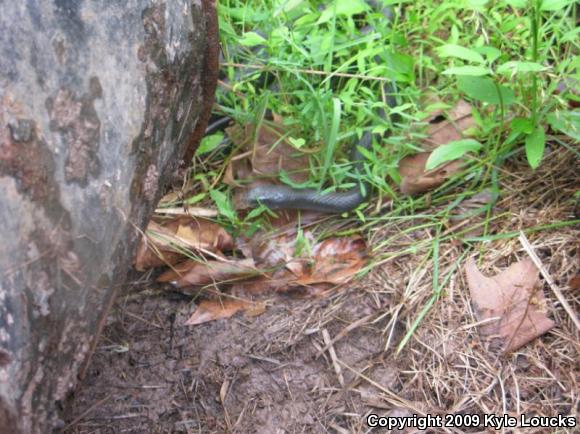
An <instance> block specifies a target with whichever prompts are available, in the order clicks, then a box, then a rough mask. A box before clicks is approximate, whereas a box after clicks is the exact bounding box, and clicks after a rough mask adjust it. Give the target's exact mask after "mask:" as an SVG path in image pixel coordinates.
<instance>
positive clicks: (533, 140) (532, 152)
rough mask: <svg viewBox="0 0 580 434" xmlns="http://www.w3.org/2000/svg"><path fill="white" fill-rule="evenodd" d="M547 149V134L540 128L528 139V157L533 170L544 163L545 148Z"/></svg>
mask: <svg viewBox="0 0 580 434" xmlns="http://www.w3.org/2000/svg"><path fill="white" fill-rule="evenodd" d="M545 147H546V133H545V132H544V128H543V127H541V126H539V127H536V129H535V130H534V131H533V132H532V134H530V135H528V136H527V137H526V157H527V158H528V163H530V166H531V168H532V169H536V168H537V167H538V166H539V165H540V161H542V156H543V155H544V148H545Z"/></svg>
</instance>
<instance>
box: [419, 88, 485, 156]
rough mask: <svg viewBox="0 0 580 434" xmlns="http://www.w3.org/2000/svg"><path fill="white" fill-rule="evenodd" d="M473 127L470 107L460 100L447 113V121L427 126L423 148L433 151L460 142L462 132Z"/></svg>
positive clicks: (462, 135) (462, 136)
mask: <svg viewBox="0 0 580 434" xmlns="http://www.w3.org/2000/svg"><path fill="white" fill-rule="evenodd" d="M438 114H439V113H438ZM475 125H476V124H475V119H473V116H472V115H471V105H470V104H468V103H467V102H465V101H464V100H462V99H461V100H459V101H458V102H457V104H456V105H455V106H454V107H453V108H451V109H450V110H449V111H448V112H447V119H445V120H443V121H441V122H436V123H435V122H434V123H431V124H430V125H429V128H428V129H427V138H426V139H425V140H424V143H423V145H424V148H425V149H429V150H433V149H435V148H436V147H437V146H440V145H444V144H446V143H449V142H453V141H455V140H461V139H463V138H464V132H465V131H467V130H468V129H470V128H473V127H475Z"/></svg>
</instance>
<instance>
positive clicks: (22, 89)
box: [0, 0, 217, 434]
mask: <svg viewBox="0 0 580 434" xmlns="http://www.w3.org/2000/svg"><path fill="white" fill-rule="evenodd" d="M216 50H217V25H216V17H215V6H214V4H213V1H211V0H204V1H203V2H200V1H199V0H197V1H196V0H193V1H191V0H165V1H163V0H92V1H87V0H54V1H36V0H20V1H13V0H0V234H1V236H2V238H1V239H2V248H1V249H0V433H9V434H14V433H46V432H50V428H51V427H55V426H58V425H59V419H58V414H57V412H56V410H55V408H56V402H57V401H59V400H62V399H63V398H64V397H65V395H66V394H67V392H68V391H69V390H70V389H71V388H73V387H74V386H75V384H76V381H77V374H78V373H79V370H82V368H83V365H84V364H86V363H87V360H88V358H89V357H90V354H91V353H92V348H93V346H94V343H95V341H96V336H97V335H98V332H99V331H100V328H101V326H102V320H103V318H104V316H105V314H106V312H107V310H108V306H110V303H111V302H112V300H113V298H114V296H115V292H116V290H117V288H118V287H119V286H120V285H121V284H122V283H123V279H124V278H125V274H126V270H127V269H128V268H129V264H130V262H131V260H132V259H133V254H134V247H135V243H136V241H137V240H138V238H139V233H140V232H139V228H143V227H144V226H145V224H146V223H147V220H148V218H149V216H150V213H151V211H152V208H153V207H154V205H155V204H156V201H157V200H158V197H159V194H160V192H161V189H162V185H163V183H164V180H165V179H167V178H168V174H169V173H171V172H172V171H173V170H175V169H176V168H177V166H178V164H179V160H180V158H181V156H183V155H184V153H185V151H186V148H189V149H190V150H191V149H193V146H194V145H195V143H192V136H194V130H197V133H196V134H195V135H196V136H197V137H199V136H200V131H203V130H204V129H205V125H203V124H204V119H207V116H206V113H207V112H208V111H209V108H210V107H211V104H212V102H213V93H214V90H215V82H216V74H217V63H216V62H217V51H216ZM200 119H201V121H199V120H200ZM205 122H206V121H205ZM193 141H194V142H195V139H193ZM190 154H191V151H190Z"/></svg>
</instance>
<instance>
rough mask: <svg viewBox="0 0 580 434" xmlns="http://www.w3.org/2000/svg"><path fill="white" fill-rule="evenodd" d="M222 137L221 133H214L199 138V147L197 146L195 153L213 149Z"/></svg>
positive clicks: (203, 152)
mask: <svg viewBox="0 0 580 434" xmlns="http://www.w3.org/2000/svg"><path fill="white" fill-rule="evenodd" d="M223 139H224V134H223V133H215V134H212V135H210V136H205V137H204V138H203V139H201V143H200V144H199V148H197V151H196V152H195V155H203V154H207V153H208V152H211V151H213V150H214V149H215V148H217V147H218V146H219V145H220V143H221V142H222V140H223Z"/></svg>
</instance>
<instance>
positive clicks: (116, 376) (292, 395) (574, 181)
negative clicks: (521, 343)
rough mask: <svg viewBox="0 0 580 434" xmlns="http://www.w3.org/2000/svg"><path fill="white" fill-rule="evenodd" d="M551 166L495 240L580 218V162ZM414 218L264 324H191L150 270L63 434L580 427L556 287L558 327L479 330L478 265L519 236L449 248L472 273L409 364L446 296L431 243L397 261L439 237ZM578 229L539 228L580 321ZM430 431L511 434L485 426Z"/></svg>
mask: <svg viewBox="0 0 580 434" xmlns="http://www.w3.org/2000/svg"><path fill="white" fill-rule="evenodd" d="M546 161H547V162H546V163H545V164H543V165H542V166H541V168H540V169H539V170H537V171H536V172H532V171H530V170H529V169H528V168H527V167H526V166H525V163H523V162H520V163H518V164H516V165H515V166H514V167H511V168H509V169H508V170H507V171H506V172H507V173H506V174H505V181H503V184H502V191H503V196H502V197H503V198H502V199H500V201H499V203H498V205H497V207H496V210H495V212H494V214H495V215H496V216H497V218H496V219H495V220H494V221H493V228H492V231H491V232H492V233H494V234H507V233H510V232H513V231H518V230H520V229H522V228H530V227H539V226H542V225H550V224H553V223H555V222H558V221H564V220H568V221H569V220H573V219H574V218H576V219H577V218H578V211H579V209H578V203H577V201H574V200H572V197H573V194H574V192H575V191H576V190H577V188H578V175H577V167H578V164H577V160H575V157H574V156H573V155H570V154H568V153H566V152H552V153H549V154H548V156H547V160H546ZM574 162H575V163H574ZM406 224H409V223H408V222H406V221H399V222H398V223H397V222H393V223H392V224H390V225H388V226H384V227H381V228H379V229H377V230H374V231H373V232H372V233H369V234H367V238H368V239H369V241H371V243H372V244H377V243H379V241H380V240H385V239H393V242H392V243H390V244H389V245H388V247H387V248H386V250H385V251H382V252H380V255H381V258H384V259H383V260H381V261H379V265H377V267H375V268H374V269H373V271H372V272H371V273H369V274H368V275H367V276H366V277H365V278H363V279H362V280H359V281H355V282H353V283H351V284H350V285H348V287H343V288H337V289H336V290H334V291H333V292H331V294H330V295H329V296H327V297H325V298H320V299H301V298H291V297H288V296H281V295H271V296H270V297H268V298H267V304H268V308H267V310H266V312H265V313H263V314H262V315H260V316H256V317H246V316H244V315H243V314H238V315H236V316H234V317H233V318H230V319H227V320H218V321H213V322H210V323H206V324H202V325H198V326H193V327H191V326H189V327H187V326H183V325H181V324H183V322H184V321H185V320H186V319H187V318H188V317H189V316H190V315H191V312H192V311H193V309H194V307H195V306H194V302H192V301H191V300H190V298H187V297H184V296H182V295H179V294H175V293H171V292H166V291H163V290H159V289H157V288H156V287H155V285H154V284H152V283H150V282H149V281H148V277H149V276H148V275H147V276H145V277H140V278H139V280H135V281H134V282H133V283H132V284H131V285H129V287H128V289H127V290H126V291H125V293H124V294H123V295H122V296H121V297H120V298H119V299H118V301H117V304H116V306H115V308H114V310H113V311H112V312H111V314H110V316H109V319H108V324H107V327H106V329H105V331H104V334H103V336H102V338H101V341H100V344H99V346H98V348H97V351H96V353H95V355H94V357H93V360H92V364H91V366H90V369H89V372H88V375H87V377H86V378H85V379H84V381H83V382H82V384H81V385H80V387H79V389H78V390H77V391H76V393H75V394H74V395H73V396H72V397H71V399H70V401H69V402H68V403H67V405H66V412H65V414H66V417H65V423H66V424H67V427H66V428H65V430H64V432H65V433H69V434H72V433H101V434H104V433H172V432H176V433H179V432H183V433H228V432H229V433H268V434H269V433H339V434H342V433H363V432H369V431H371V429H370V428H369V427H368V426H367V425H366V416H367V415H369V414H370V413H376V414H379V415H390V416H410V415H412V414H418V415H426V414H439V415H443V416H444V415H446V414H479V415H483V414H492V413H493V414H497V415H502V414H504V413H505V414H509V415H512V416H517V415H520V414H523V413H525V414H528V415H542V416H555V415H558V414H561V415H569V416H576V418H578V409H579V397H578V390H580V389H579V388H578V380H579V378H580V375H579V374H580V367H579V364H578V349H579V347H580V340H579V331H578V330H577V329H576V327H575V325H574V323H573V321H572V320H571V319H570V317H569V315H568V314H567V313H566V312H565V311H564V309H562V306H561V305H560V304H559V303H558V301H557V299H556V298H555V297H554V294H553V293H552V292H551V290H550V288H549V286H548V285H547V284H545V282H544V281H543V280H542V282H543V289H544V293H545V295H546V297H547V300H548V305H549V312H550V317H551V318H552V319H553V320H554V321H555V322H556V326H555V327H554V328H553V329H552V330H551V331H550V332H548V333H547V334H545V335H544V336H542V337H540V338H537V339H535V340H534V341H533V342H531V343H529V344H528V345H526V346H525V347H523V348H521V349H520V350H517V351H516V352H515V353H514V354H510V355H506V356H502V355H499V354H496V353H494V352H493V350H492V349H491V348H489V347H488V346H487V345H486V344H485V342H483V341H482V339H481V338H480V336H479V335H478V328H477V324H476V323H477V321H476V319H475V317H474V314H473V311H472V307H471V302H470V296H469V292H468V290H467V285H466V282H465V276H464V273H463V264H464V263H465V261H466V259H467V258H468V257H475V258H479V259H480V262H479V265H480V268H481V270H482V271H483V272H484V273H485V274H486V275H493V274H496V273H497V272H499V271H501V270H503V269H505V268H506V267H507V266H508V265H509V264H511V263H513V262H515V261H517V260H519V259H522V258H525V257H526V256H527V254H526V252H525V250H524V249H523V247H522V246H521V244H520V243H519V242H518V239H517V236H515V237H514V236H511V237H506V238H501V237H499V238H497V239H495V240H493V241H488V242H485V243H480V244H478V245H477V248H476V249H475V253H468V254H467V255H466V256H462V255H463V254H464V253H465V252H466V250H465V246H464V245H463V244H462V243H461V242H457V240H449V241H446V242H445V243H442V244H441V246H440V254H439V261H440V262H439V275H440V276H442V275H444V273H445V272H448V271H450V270H453V269H454V268H453V267H456V266H457V271H456V272H454V273H453V274H452V277H451V279H450V280H449V281H448V282H447V283H446V285H445V290H444V292H443V293H442V294H441V296H440V298H439V299H438V300H436V302H435V304H434V305H433V307H432V308H431V310H430V311H429V312H428V313H427V314H426V316H425V317H424V318H423V319H422V321H421V322H420V323H419V326H418V328H417V330H416V332H415V333H414V334H413V335H412V337H411V338H410V340H409V341H408V343H407V345H405V347H404V348H403V350H402V351H401V352H400V354H398V355H397V354H396V348H397V346H398V345H399V343H400V342H401V339H402V338H403V336H404V335H405V333H406V332H407V331H408V330H409V329H410V328H411V327H412V325H413V322H414V321H415V319H416V318H417V317H418V315H419V314H420V312H421V310H422V309H423V307H424V306H425V305H426V304H427V302H428V300H429V299H430V297H431V296H432V279H433V276H432V271H433V262H432V261H433V259H432V258H431V257H429V256H428V255H427V254H426V253H425V252H423V251H421V250H420V249H419V250H418V251H417V253H416V254H405V255H401V254H398V253H397V252H398V251H401V250H402V249H403V248H402V246H408V242H409V239H413V240H416V239H417V238H418V237H422V238H429V237H431V236H432V234H430V233H429V232H428V231H424V230H423V231H422V230H420V229H417V231H414V232H407V233H405V231H404V230H405V228H406V227H405V226H404V225H406ZM579 232H580V230H579V228H578V227H570V226H562V227H555V228H551V229H548V230H542V231H537V232H531V233H528V237H529V239H530V241H531V243H532V245H533V247H534V249H535V251H536V253H537V254H538V256H539V257H540V259H541V260H542V262H543V264H544V266H545V267H546V268H547V270H548V272H549V273H550V275H551V276H552V277H553V279H554V281H555V284H556V285H557V286H558V287H559V288H560V289H561V290H562V292H563V294H564V296H565V297H566V299H567V300H568V302H569V303H570V304H571V305H572V307H573V308H574V309H576V312H578V311H579V309H580V306H579V303H578V296H579V294H580V293H579V291H578V287H577V286H574V284H572V283H571V282H573V280H572V279H573V278H574V276H577V274H578V272H579V255H580V250H579V247H580V246H579V244H578V239H580V238H579V237H578V235H579ZM402 233H405V236H404V237H402V238H401V237H399V238H397V237H396V235H397V234H402ZM405 237H407V238H405ZM372 244H371V245H372ZM458 261H459V263H458ZM575 285H577V283H576V284H575ZM329 342H330V345H329ZM576 429H577V428H576ZM574 431H575V430H574V429H573V428H566V429H560V430H558V432H574ZM380 432H386V430H382V431H380ZM392 432H406V433H411V432H419V430H417V429H406V430H405V431H396V430H394V431H392ZM423 432H424V431H423ZM429 432H458V433H459V432H496V431H493V430H490V429H488V428H485V427H483V426H481V425H480V426H478V427H459V428H452V427H447V428H438V429H432V430H431V431H429ZM497 432H500V431H497ZM503 432H506V433H507V432H526V433H531V432H537V433H545V432H555V430H552V429H546V428H536V429H533V428H531V429H526V430H519V431H518V430H517V429H516V430H503ZM576 432H577V431H576Z"/></svg>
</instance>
